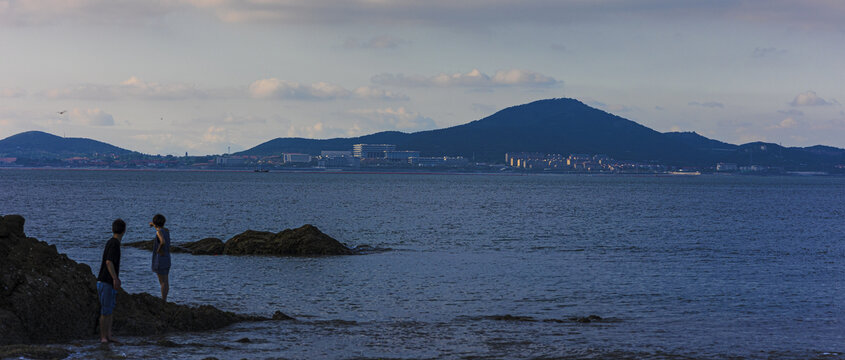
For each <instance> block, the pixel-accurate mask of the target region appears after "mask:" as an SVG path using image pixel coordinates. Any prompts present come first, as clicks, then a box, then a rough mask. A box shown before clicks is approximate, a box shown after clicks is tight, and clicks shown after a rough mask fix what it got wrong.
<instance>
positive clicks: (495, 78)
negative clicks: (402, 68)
mask: <svg viewBox="0 0 845 360" xmlns="http://www.w3.org/2000/svg"><path fill="white" fill-rule="evenodd" d="M371 81H372V82H373V83H375V84H379V85H385V86H400V87H471V88H490V87H506V86H511V87H549V86H553V85H557V84H560V83H561V81H558V80H555V79H554V78H553V77H550V76H546V75H543V74H540V73H536V72H532V71H526V70H520V69H510V70H499V71H497V72H496V73H495V74H493V75H492V76H490V75H487V74H485V73H482V72H481V71H479V70H478V69H473V70H471V71H470V72H468V73H455V74H446V73H441V74H438V75H434V76H420V75H413V76H406V75H404V74H380V75H375V76H373V77H372V79H371Z"/></svg>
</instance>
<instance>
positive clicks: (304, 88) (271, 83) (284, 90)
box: [249, 78, 350, 100]
mask: <svg viewBox="0 0 845 360" xmlns="http://www.w3.org/2000/svg"><path fill="white" fill-rule="evenodd" d="M249 93H250V94H251V95H252V96H253V97H255V98H264V99H267V98H275V99H298V100H331V99H337V98H346V97H349V95H350V92H349V90H346V89H344V88H343V87H341V86H339V85H334V84H330V83H326V82H318V83H314V84H311V85H307V84H300V83H297V82H292V81H285V80H279V79H276V78H270V79H261V80H256V81H254V82H253V83H252V84H250V85H249Z"/></svg>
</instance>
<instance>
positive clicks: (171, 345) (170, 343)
mask: <svg viewBox="0 0 845 360" xmlns="http://www.w3.org/2000/svg"><path fill="white" fill-rule="evenodd" d="M156 345H158V346H161V347H169V348H175V347H180V346H182V345H179V344H177V343H175V342H173V341H170V340H165V339H162V340H159V341H156Z"/></svg>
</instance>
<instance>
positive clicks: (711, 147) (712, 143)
mask: <svg viewBox="0 0 845 360" xmlns="http://www.w3.org/2000/svg"><path fill="white" fill-rule="evenodd" d="M663 135H666V136H668V137H670V138H673V139H675V140H677V141H680V142H683V143H685V144H687V145H689V146H692V147H693V148H695V149H697V150H706V151H733V150H736V148H737V146H736V145H734V144H728V143H726V142H721V141H719V140H713V139H708V138H706V137H704V136H701V135H699V134H697V133H696V132H695V131H684V132H667V133H663Z"/></svg>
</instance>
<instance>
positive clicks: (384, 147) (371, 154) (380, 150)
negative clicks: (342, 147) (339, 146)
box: [352, 144, 396, 159]
mask: <svg viewBox="0 0 845 360" xmlns="http://www.w3.org/2000/svg"><path fill="white" fill-rule="evenodd" d="M394 150H396V145H393V144H355V145H352V155H353V156H355V157H356V158H364V159H383V158H384V152H385V151H394Z"/></svg>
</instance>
